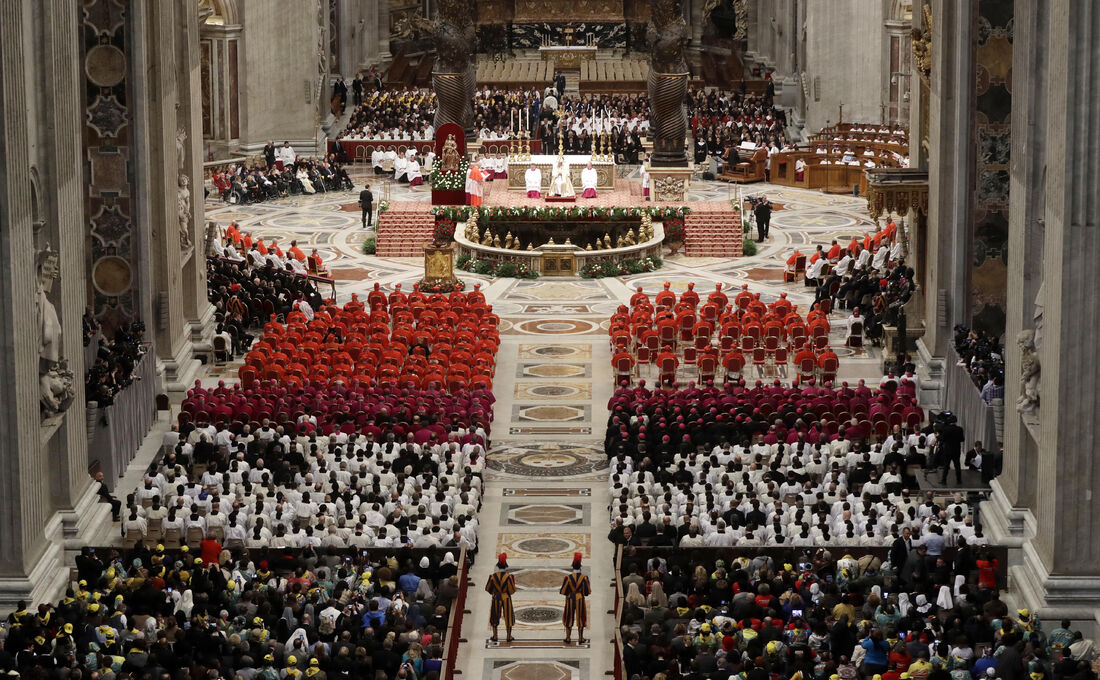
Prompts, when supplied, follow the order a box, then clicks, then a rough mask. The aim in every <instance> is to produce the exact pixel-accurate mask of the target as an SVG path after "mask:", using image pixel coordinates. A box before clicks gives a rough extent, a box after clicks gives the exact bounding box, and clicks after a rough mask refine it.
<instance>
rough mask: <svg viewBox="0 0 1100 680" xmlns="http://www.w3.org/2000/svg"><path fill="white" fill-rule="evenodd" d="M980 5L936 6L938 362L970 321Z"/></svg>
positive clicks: (932, 213) (934, 304)
mask: <svg viewBox="0 0 1100 680" xmlns="http://www.w3.org/2000/svg"><path fill="white" fill-rule="evenodd" d="M973 2H974V0H960V1H958V2H955V1H954V0H936V1H935V2H933V3H932V5H933V36H932V43H933V45H934V46H935V47H934V49H933V57H932V84H931V98H932V99H931V102H930V104H931V106H930V110H931V120H930V131H929V136H928V141H929V162H928V168H929V175H928V189H929V196H930V197H931V200H930V201H929V206H928V208H929V214H928V223H929V224H931V225H936V227H935V228H933V229H930V230H929V234H928V249H927V252H928V253H929V262H928V266H927V267H926V268H925V274H926V278H925V286H924V288H925V301H926V305H927V308H926V312H925V323H926V333H925V336H924V337H923V338H922V340H921V341H922V342H923V343H924V344H925V346H926V347H927V350H928V353H929V354H930V355H932V356H943V355H944V353H945V352H946V350H947V343H948V342H950V341H951V333H952V328H953V327H954V325H955V324H956V323H960V322H962V321H964V320H965V319H966V299H967V297H966V277H967V252H968V248H965V247H960V244H964V243H966V235H967V229H966V227H967V224H968V223H969V219H970V207H969V206H970V198H971V196H970V182H969V173H968V172H965V169H966V168H969V167H971V165H972V155H973V152H974V147H973V144H972V143H971V140H970V119H971V116H970V106H971V96H970V94H969V93H970V91H971V89H972V87H973V67H972V64H971V62H972V50H971V46H970V43H971V33H972V22H971V20H970V17H971V15H972V10H973V7H972V5H973Z"/></svg>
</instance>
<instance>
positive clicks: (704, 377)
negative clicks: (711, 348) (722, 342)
mask: <svg viewBox="0 0 1100 680" xmlns="http://www.w3.org/2000/svg"><path fill="white" fill-rule="evenodd" d="M697 365H698V367H699V384H700V385H706V384H707V383H710V382H714V374H715V373H716V372H717V370H718V357H717V356H715V354H714V352H707V353H705V354H701V355H699V359H698V364H697Z"/></svg>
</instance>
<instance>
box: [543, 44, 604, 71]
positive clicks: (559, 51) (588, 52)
mask: <svg viewBox="0 0 1100 680" xmlns="http://www.w3.org/2000/svg"><path fill="white" fill-rule="evenodd" d="M598 49H599V48H598V47H595V46H590V45H560V46H558V45H554V46H549V47H540V48H539V56H541V57H542V60H543V61H552V62H554V68H556V69H559V70H567V71H577V70H580V68H581V62H582V61H592V60H593V59H595V58H596V52H597V50H598Z"/></svg>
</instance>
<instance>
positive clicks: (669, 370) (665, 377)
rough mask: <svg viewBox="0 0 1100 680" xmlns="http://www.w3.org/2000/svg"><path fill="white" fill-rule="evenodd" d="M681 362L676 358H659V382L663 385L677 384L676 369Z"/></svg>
mask: <svg viewBox="0 0 1100 680" xmlns="http://www.w3.org/2000/svg"><path fill="white" fill-rule="evenodd" d="M678 364H679V362H678V361H677V360H676V357H674V356H664V357H662V356H658V357H657V370H658V380H659V381H660V382H661V383H662V384H669V383H673V382H676V367H677V365H678Z"/></svg>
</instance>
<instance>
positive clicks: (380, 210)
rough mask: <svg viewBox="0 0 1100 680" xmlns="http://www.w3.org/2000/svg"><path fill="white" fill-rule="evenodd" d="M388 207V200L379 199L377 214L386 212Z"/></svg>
mask: <svg viewBox="0 0 1100 680" xmlns="http://www.w3.org/2000/svg"><path fill="white" fill-rule="evenodd" d="M389 209H390V202H389V201H379V203H378V214H379V215H381V214H382V213H384V212H386V211H387V210H389Z"/></svg>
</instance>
